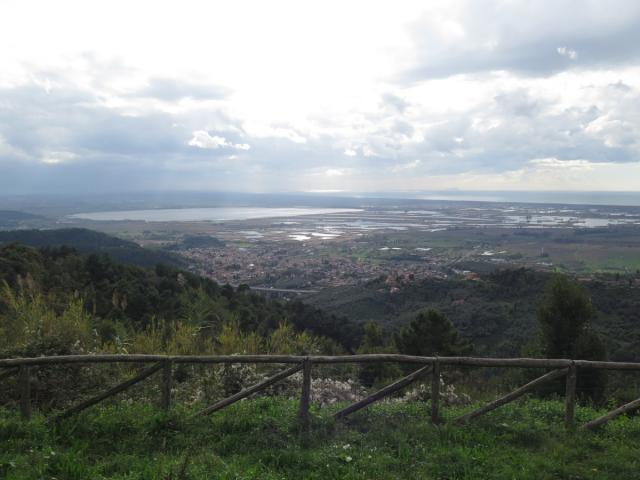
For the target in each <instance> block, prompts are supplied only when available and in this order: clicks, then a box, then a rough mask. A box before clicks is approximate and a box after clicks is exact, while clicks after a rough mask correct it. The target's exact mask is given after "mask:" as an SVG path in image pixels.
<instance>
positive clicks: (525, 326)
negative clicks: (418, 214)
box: [307, 269, 640, 361]
mask: <svg viewBox="0 0 640 480" xmlns="http://www.w3.org/2000/svg"><path fill="white" fill-rule="evenodd" d="M551 276H552V274H550V273H547V272H539V271H534V270H529V269H515V270H498V271H495V272H493V273H490V274H486V275H482V276H481V277H480V278H478V279H474V280H463V279H459V278H458V279H453V278H452V279H437V278H426V279H423V280H415V281H409V280H407V279H404V278H395V277H387V278H379V279H377V280H374V281H372V282H369V283H367V284H365V285H361V286H354V287H349V288H344V287H342V288H339V289H328V290H325V291H323V292H321V293H319V294H317V295H315V296H313V297H310V298H308V299H307V301H309V302H310V303H313V304H314V305H317V306H320V307H321V308H323V309H325V310H326V311H328V312H340V313H341V314H342V315H346V316H348V317H349V318H350V319H351V320H354V321H360V322H364V321H367V320H373V321H375V322H376V323H379V324H381V325H382V326H384V327H385V328H386V329H388V330H389V331H391V330H394V329H396V328H398V327H399V326H402V325H405V324H407V323H408V322H409V321H410V320H411V319H413V318H414V317H415V316H416V314H417V313H418V312H420V311H421V310H424V309H426V308H431V309H434V310H437V311H439V312H442V313H443V314H445V315H446V316H447V317H448V318H449V319H451V321H452V322H453V324H454V325H455V327H456V328H457V329H458V330H459V331H460V333H461V334H462V335H464V336H465V337H467V338H468V339H469V340H471V342H472V343H473V345H474V346H475V352H476V353H478V354H483V355H492V356H514V355H518V354H520V353H521V350H522V347H523V346H525V345H526V344H527V343H529V342H530V341H531V340H532V338H533V337H534V336H535V335H536V333H537V325H536V320H535V312H536V307H537V306H538V304H539V302H540V301H541V299H542V296H543V294H544V290H545V284H546V283H547V282H548V280H549V279H550V278H551ZM581 283H582V284H583V286H584V287H585V288H586V290H587V292H588V294H589V295H590V296H591V299H592V302H593V305H594V307H595V310H596V315H595V317H594V321H593V324H594V328H595V329H596V330H597V331H598V333H600V334H601V335H602V336H603V338H604V340H605V342H606V343H607V350H608V352H609V353H610V357H611V358H612V359H618V360H635V361H638V360H640V276H638V275H637V274H630V275H628V276H615V275H610V276H601V277H596V278H593V279H590V281H583V282H581Z"/></svg>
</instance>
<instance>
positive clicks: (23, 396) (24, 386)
mask: <svg viewBox="0 0 640 480" xmlns="http://www.w3.org/2000/svg"><path fill="white" fill-rule="evenodd" d="M18 384H19V388H20V414H21V415H22V418H23V419H25V420H28V419H29V418H31V378H30V374H29V367H28V366H27V365H20V371H19V373H18Z"/></svg>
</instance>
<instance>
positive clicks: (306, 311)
mask: <svg viewBox="0 0 640 480" xmlns="http://www.w3.org/2000/svg"><path fill="white" fill-rule="evenodd" d="M0 281H3V282H5V287H4V291H3V295H2V301H1V302H0V320H2V322H0V328H3V330H4V334H5V335H4V339H3V341H1V342H0V343H2V344H5V345H7V344H8V345H11V344H12V343H17V344H18V345H20V344H25V345H26V343H28V342H29V341H32V340H33V341H35V340H37V335H36V334H37V333H38V332H41V331H42V328H43V326H42V321H41V320H38V318H52V319H55V318H58V319H61V318H64V316H65V315H68V316H73V315H75V316H76V317H77V318H76V320H77V322H76V323H78V322H80V319H82V321H83V322H85V323H86V324H87V328H88V329H89V330H90V331H91V332H93V331H95V332H96V333H95V335H97V337H96V338H95V339H94V343H97V344H99V345H107V344H110V343H113V342H124V341H125V340H126V339H127V338H131V337H133V336H135V335H136V334H140V333H141V332H145V331H150V330H153V329H154V328H159V327H158V325H162V326H163V327H162V328H164V329H171V328H173V329H174V330H175V329H181V328H182V329H185V332H184V333H185V334H186V331H187V330H190V331H191V333H193V334H194V335H195V334H196V333H198V335H196V337H198V339H206V338H207V337H211V338H214V337H215V336H216V335H217V334H219V333H220V332H221V331H222V328H223V326H225V325H228V324H233V325H235V327H236V328H237V329H238V331H240V332H243V334H250V333H251V332H256V333H257V334H259V335H263V336H264V335H266V334H268V333H269V332H272V331H274V330H276V329H277V328H278V327H279V326H280V325H281V324H284V323H288V324H290V325H291V326H292V327H293V328H295V329H297V330H298V331H299V332H303V331H305V330H308V331H309V332H310V333H312V334H314V335H317V336H318V337H326V338H327V339H330V340H331V342H332V343H333V344H335V345H336V348H337V346H338V345H341V346H342V348H345V349H349V348H352V347H354V346H356V345H357V341H358V336H359V328H358V327H356V326H355V325H353V324H351V323H350V322H348V321H346V320H345V319H343V318H340V317H338V316H336V315H326V314H324V313H323V312H322V311H320V310H318V309H317V308H315V307H311V306H307V305H304V304H301V303H298V302H292V303H287V304H282V303H279V302H276V301H269V300H267V299H265V298H264V297H262V296H260V295H255V294H252V293H250V292H249V291H247V289H246V288H238V289H234V288H232V287H230V286H228V285H225V286H220V285H218V284H217V283H215V282H214V281H212V280H209V279H206V278H203V277H199V276H196V275H193V274H190V273H188V272H185V271H182V270H179V269H176V268H173V267H169V266H166V265H157V266H156V267H155V268H153V269H148V268H142V267H138V266H134V265H126V264H121V263H118V262H115V261H113V260H112V259H111V258H110V257H109V256H107V255H105V254H91V255H88V256H83V255H80V254H79V253H78V252H77V251H76V250H74V249H72V248H69V247H60V248H51V247H46V248H42V249H39V250H38V249H34V248H31V247H26V246H23V245H17V244H9V245H6V246H2V247H0ZM32 321H33V322H36V323H37V326H38V328H35V327H34V328H35V329H34V328H27V327H25V325H28V324H29V322H32ZM38 322H39V323H38ZM12 324H16V325H20V328H17V327H16V329H13V330H11V331H13V332H14V335H15V336H16V338H14V339H13V340H16V339H19V340H17V341H14V342H12V339H11V338H10V337H9V336H8V332H9V331H10V329H9V330H8V328H9V327H8V325H12ZM50 325H51V328H52V329H53V328H54V326H55V325H56V322H55V321H54V320H51V322H50ZM61 325H62V324H61ZM85 333H87V332H85ZM87 334H88V333H87ZM177 334H178V333H176V335H177ZM43 335H44V333H43ZM163 335H164V336H165V337H167V336H168V334H167V333H166V332H165V333H164V334H163ZM48 336H55V337H59V339H60V340H65V341H66V342H69V343H72V342H73V339H69V338H67V337H69V332H65V331H64V328H63V326H60V327H59V331H57V332H56V331H53V332H52V333H51V335H48ZM29 337H31V338H29ZM195 343H196V342H195V340H194V344H193V345H192V346H191V347H189V348H193V349H197V348H205V347H204V346H202V347H198V346H197V345H196V344H195ZM83 347H86V348H88V347H89V346H88V345H83ZM96 348H99V347H96ZM159 348H162V345H160V346H159ZM184 348H187V346H184ZM148 353H155V352H148Z"/></svg>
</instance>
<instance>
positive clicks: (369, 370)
mask: <svg viewBox="0 0 640 480" xmlns="http://www.w3.org/2000/svg"><path fill="white" fill-rule="evenodd" d="M357 353H358V354H366V353H396V349H395V347H394V345H393V343H392V342H391V341H390V339H389V337H388V336H385V334H384V331H383V330H382V327H380V325H377V324H375V323H374V322H372V321H371V320H369V321H368V322H367V323H366V325H365V326H364V337H363V339H362V343H361V344H360V347H358V350H357ZM400 373H401V370H400V368H399V367H398V365H397V364H396V363H386V362H380V363H365V364H364V365H362V366H361V367H360V370H359V372H358V378H359V379H360V382H361V383H362V384H363V385H366V386H367V387H371V386H372V385H377V384H381V383H387V382H388V381H389V380H390V379H394V378H397V377H398V375H400Z"/></svg>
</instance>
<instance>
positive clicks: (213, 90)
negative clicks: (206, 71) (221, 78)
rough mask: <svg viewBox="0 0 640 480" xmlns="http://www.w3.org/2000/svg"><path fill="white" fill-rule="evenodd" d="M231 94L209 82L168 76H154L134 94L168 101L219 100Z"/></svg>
mask: <svg viewBox="0 0 640 480" xmlns="http://www.w3.org/2000/svg"><path fill="white" fill-rule="evenodd" d="M228 94H229V91H228V89H226V88H222V87H220V86H217V85H210V84H207V83H195V82H188V81H181V80H177V79H175V78H168V77H153V78H150V79H149V80H148V82H147V85H146V86H145V87H144V88H141V89H137V90H135V91H134V92H133V93H132V95H133V96H140V97H150V98H156V99H158V100H163V101H166V102H172V101H178V100H182V99H184V98H191V99H194V100H219V99H223V98H225V97H226V96H227V95H228Z"/></svg>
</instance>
